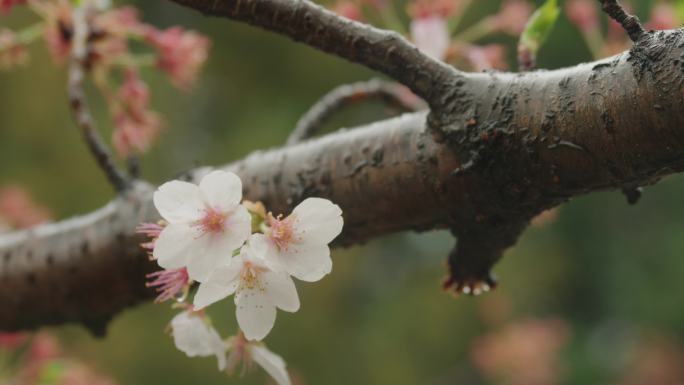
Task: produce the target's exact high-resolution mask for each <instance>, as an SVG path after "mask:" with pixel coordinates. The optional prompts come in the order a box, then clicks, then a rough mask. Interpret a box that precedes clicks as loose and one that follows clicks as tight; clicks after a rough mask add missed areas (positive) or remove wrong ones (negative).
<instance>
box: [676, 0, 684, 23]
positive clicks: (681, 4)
mask: <svg viewBox="0 0 684 385" xmlns="http://www.w3.org/2000/svg"><path fill="white" fill-rule="evenodd" d="M675 12H676V13H677V19H679V22H680V23H681V22H682V21H684V0H676V1H675Z"/></svg>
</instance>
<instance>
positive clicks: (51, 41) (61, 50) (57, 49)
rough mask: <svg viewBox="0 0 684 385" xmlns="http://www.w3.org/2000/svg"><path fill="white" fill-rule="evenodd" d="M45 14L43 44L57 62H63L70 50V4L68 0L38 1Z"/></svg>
mask: <svg viewBox="0 0 684 385" xmlns="http://www.w3.org/2000/svg"><path fill="white" fill-rule="evenodd" d="M40 5H41V8H42V12H43V13H44V14H45V15H46V22H45V32H44V35H45V44H46V45H47V48H48V51H49V52H50V54H51V55H52V59H53V60H54V61H55V63H57V64H63V63H65V62H66V61H67V59H68V58H69V53H70V52H71V33H72V32H71V29H72V25H71V24H72V22H71V11H72V10H71V5H70V4H69V2H68V1H56V2H54V3H40Z"/></svg>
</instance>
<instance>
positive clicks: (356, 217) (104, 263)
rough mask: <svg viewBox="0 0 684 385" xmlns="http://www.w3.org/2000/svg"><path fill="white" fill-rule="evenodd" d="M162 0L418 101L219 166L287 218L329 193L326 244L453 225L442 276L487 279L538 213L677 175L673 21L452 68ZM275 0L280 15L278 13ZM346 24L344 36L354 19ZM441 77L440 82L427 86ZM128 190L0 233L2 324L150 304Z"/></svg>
mask: <svg viewBox="0 0 684 385" xmlns="http://www.w3.org/2000/svg"><path fill="white" fill-rule="evenodd" d="M175 1H177V2H179V3H182V4H185V5H189V6H192V7H194V8H196V9H199V10H201V11H203V12H206V13H210V14H216V15H220V16H229V17H231V18H236V19H238V20H244V21H248V22H250V23H253V24H256V25H259V26H262V27H266V28H269V29H274V30H277V31H279V32H282V33H285V34H287V35H289V36H291V37H294V38H297V39H300V40H301V39H303V40H305V41H306V42H307V43H309V44H311V45H313V46H316V47H318V48H321V49H324V50H328V51H332V52H334V53H336V54H339V55H340V56H343V57H345V58H348V59H350V60H353V59H358V60H356V61H357V62H360V63H362V64H366V65H369V66H371V67H372V68H376V69H379V70H380V71H381V72H384V73H385V74H387V75H390V76H395V79H397V80H399V81H402V82H403V83H404V84H405V85H407V86H409V87H412V89H413V90H414V91H416V92H417V93H419V94H421V96H423V97H425V98H426V100H427V101H428V103H429V104H430V105H431V112H430V119H426V116H427V115H428V113H427V112H419V113H414V114H407V115H404V116H401V117H399V118H394V119H390V120H386V121H381V122H377V123H375V124H371V125H369V126H366V127H360V128H355V129H352V130H348V131H341V132H337V133H333V134H330V135H326V136H324V137H321V138H317V139H312V140H309V141H306V142H303V143H299V144H295V145H292V146H286V147H283V148H278V149H272V150H268V151H258V152H255V153H253V154H251V155H250V156H248V157H246V158H245V159H242V160H239V161H237V162H234V163H231V164H229V165H227V166H225V168H226V169H228V170H232V171H234V172H236V173H237V174H238V175H240V177H241V178H242V179H243V181H244V185H245V191H244V192H245V197H246V198H247V199H250V200H261V201H263V202H264V203H265V204H266V206H267V207H268V208H269V209H271V210H273V211H274V213H278V212H282V213H287V212H289V210H290V209H291V208H292V207H293V206H294V205H296V204H297V203H298V202H300V201H301V200H302V199H304V198H305V197H308V196H321V197H326V198H329V199H332V200H333V201H334V202H335V203H337V204H339V205H340V206H341V207H342V209H343V212H344V214H343V215H344V218H345V228H344V230H343V233H342V235H341V236H340V238H339V239H338V240H337V244H338V245H349V244H354V243H360V242H364V241H366V240H369V239H372V238H375V237H377V236H380V235H383V234H388V233H391V232H396V231H404V230H428V229H435V228H448V229H451V230H452V232H453V233H454V234H455V235H456V236H457V238H458V244H457V247H455V249H454V250H453V251H452V252H451V254H450V256H449V262H450V264H449V266H450V268H449V270H450V280H449V281H448V284H450V285H453V286H454V288H455V289H456V290H458V291H473V290H474V289H478V290H481V289H486V287H487V286H491V285H493V284H494V282H493V281H492V280H491V278H490V276H489V270H490V268H491V266H492V265H493V264H494V263H495V262H496V260H498V259H499V258H500V256H501V254H502V252H503V251H504V250H505V249H506V248H508V247H510V246H512V245H513V244H514V243H515V241H516V240H517V238H518V236H519V234H520V233H521V232H522V231H523V230H524V228H525V227H526V226H527V224H528V222H529V220H530V219H531V218H533V217H534V216H535V215H536V214H538V213H540V212H541V211H543V210H545V209H548V208H551V207H554V206H556V205H558V204H561V203H563V202H565V201H567V200H568V199H570V198H572V197H574V196H578V195H581V194H586V193H589V192H593V191H601V190H611V189H615V190H621V189H627V190H630V189H634V188H636V187H638V186H643V185H648V184H652V183H655V182H656V181H658V180H659V179H660V178H662V177H663V176H665V175H668V174H672V173H675V172H680V171H682V170H684V131H682V129H681V128H682V126H683V124H684V111H682V109H681V108H680V107H681V106H682V105H684V32H683V31H681V30H677V31H662V32H644V33H642V34H640V35H639V37H638V39H637V41H636V42H635V45H634V47H633V48H632V49H631V50H630V51H628V52H625V53H623V54H620V55H617V56H615V57H612V58H608V59H605V60H602V61H598V62H594V63H588V64H582V65H578V66H576V67H572V68H566V69H561V70H555V71H537V72H529V73H524V74H508V73H495V72H491V73H482V74H465V73H460V72H458V71H456V70H453V71H452V70H450V69H449V70H445V69H443V68H441V65H437V66H436V64H434V63H432V62H425V59H424V58H423V57H422V56H421V55H420V54H417V53H415V52H413V50H414V49H413V48H412V47H410V45H409V46H405V45H407V44H408V43H406V42H405V41H403V42H402V40H403V39H401V38H398V37H396V36H395V35H392V36H391V37H390V38H388V39H379V40H373V39H370V40H364V39H365V38H364V37H359V36H355V34H356V32H349V33H351V34H352V36H351V37H346V35H345V36H338V37H335V36H336V35H334V34H333V35H330V34H329V33H328V31H327V30H326V28H328V27H330V28H338V26H336V24H335V23H342V21H340V20H339V19H338V18H336V17H335V18H334V19H332V20H330V19H329V18H330V17H331V16H330V14H329V13H328V12H327V11H325V10H322V9H320V8H319V7H316V6H315V5H312V4H310V3H307V2H302V1H292V2H281V1H277V0H273V2H271V1H270V0H259V1H258V2H257V1H255V0H246V1H244V0H243V1H242V2H240V1H237V2H235V1H214V0H211V1H209V0H207V1H201V0H195V1H192V0H175ZM275 3H278V4H281V3H282V4H286V5H285V7H293V8H292V9H289V8H288V9H289V10H290V11H291V12H289V13H283V12H282V11H283V10H282V9H278V8H277V6H276V5H273V4H275ZM291 3H293V4H295V5H294V6H293V5H290V4H291ZM302 4H303V5H302ZM271 6H274V7H276V10H275V11H274V10H273V9H271V8H269V7H271ZM269 10H270V11H269ZM286 21H287V22H286ZM319 22H322V23H323V24H319ZM343 23H346V24H345V26H344V28H346V29H345V30H346V31H354V30H355V29H356V28H359V27H358V25H355V24H354V25H351V26H349V25H348V24H349V23H350V22H347V21H344V22H343ZM298 26H303V27H301V29H300V27H298ZM339 28H342V27H339ZM298 31H303V32H301V34H300V32H298ZM312 31H313V32H312ZM369 31H370V32H369ZM374 31H376V30H373V29H372V28H370V27H363V30H362V31H361V32H362V33H363V34H362V36H366V35H368V34H370V36H375V35H374V33H375V32H374ZM307 32H312V33H314V34H315V35H316V36H308V35H306V33H307ZM357 32H358V31H357ZM331 33H332V32H331ZM338 38H339V39H342V40H337V39H338ZM397 39H399V40H397ZM340 41H341V42H349V45H348V46H347V48H348V49H346V48H344V47H343V48H340V47H341V46H344V44H339V42H340ZM336 42H337V44H336ZM334 44H336V47H337V48H330V47H329V45H334ZM395 46H396V47H398V48H395ZM383 50H388V51H389V52H388V53H387V52H386V54H387V55H385V56H384V57H385V58H388V59H387V60H388V61H389V62H390V64H388V65H389V69H386V67H384V66H385V65H386V64H383V63H384V62H375V61H373V60H375V59H368V60H370V62H364V60H365V59H363V58H366V56H367V54H370V56H374V55H375V56H377V55H378V52H385V51H383ZM404 51H406V52H409V51H411V52H413V53H412V54H411V55H418V56H419V59H417V60H418V61H417V62H413V63H412V65H411V66H407V67H405V71H409V72H410V71H412V70H413V69H415V71H416V72H417V73H419V74H423V73H427V74H428V78H430V79H432V80H431V82H428V83H426V84H427V86H425V87H426V88H425V89H423V86H424V84H423V81H422V80H419V81H417V82H416V81H415V80H416V79H419V78H420V79H423V77H420V76H419V77H416V75H415V74H413V75H411V74H408V75H407V74H404V73H403V72H402V71H399V69H397V68H398V67H397V68H395V65H397V64H396V63H395V64H393V63H394V60H395V59H396V58H399V59H400V61H402V60H409V61H410V60H411V59H409V58H408V56H406V55H408V53H407V54H406V55H404V53H402V52H404ZM340 52H341V53H340ZM397 52H399V53H397ZM380 56H382V55H380ZM399 59H397V60H399ZM435 66H436V67H435ZM432 69H434V70H435V71H436V72H437V73H438V75H436V77H433V76H432V75H429V71H431V70H432ZM395 70H396V71H399V72H398V73H395V72H394V71H395ZM426 71H428V72H426ZM445 71H446V72H445ZM447 78H448V79H447ZM440 79H446V81H445V82H444V83H443V84H442V83H440V84H435V83H434V82H440V81H441V80H440ZM433 86H434V87H436V88H435V89H432V88H431V87H433ZM447 86H448V87H453V88H449V89H445V88H443V87H447ZM448 87H447V88H448ZM436 90H437V91H436ZM205 171H206V170H196V171H194V172H192V173H190V174H189V175H188V178H189V179H197V177H198V176H199V175H200V174H201V173H203V172H205ZM133 186H134V187H133V188H131V189H129V190H126V191H125V192H124V193H122V194H121V195H120V196H119V197H118V198H117V199H116V200H115V201H114V202H112V203H110V204H109V205H108V206H106V207H105V208H103V209H100V210H98V211H97V212H95V213H92V214H89V215H87V216H85V217H82V218H77V219H72V220H68V221H63V222H58V223H55V224H51V225H45V226H41V227H38V228H35V229H31V230H27V231H23V232H17V233H13V234H8V235H2V236H0V283H1V284H2V285H3V290H2V291H0V307H2V309H3V311H2V312H1V313H0V329H3V330H15V329H25V328H34V327H38V326H40V325H46V324H60V323H64V322H81V323H83V324H84V325H86V326H88V327H89V328H90V329H91V330H93V331H94V332H95V333H101V332H102V331H103V330H104V326H105V325H106V321H107V320H108V319H109V318H110V317H112V316H113V315H115V314H116V313H117V312H118V311H120V310H121V309H123V308H125V307H126V306H129V305H132V304H134V303H136V302H139V301H141V300H146V299H149V298H151V297H152V295H153V293H152V292H151V291H148V290H146V289H145V288H144V273H145V272H148V271H150V270H151V269H152V268H153V266H152V263H150V262H149V261H147V259H146V257H145V253H144V252H143V251H142V250H141V249H140V248H139V247H138V246H137V244H138V243H139V242H140V241H141V239H139V238H138V237H137V236H136V235H135V234H134V227H135V225H136V224H137V223H139V222H141V221H151V220H155V219H156V216H155V214H154V210H153V209H151V204H150V194H151V191H152V190H153V187H152V186H150V185H148V184H146V183H144V182H136V183H135V184H134V185H133ZM445 254H446V252H445ZM485 285H487V286H485Z"/></svg>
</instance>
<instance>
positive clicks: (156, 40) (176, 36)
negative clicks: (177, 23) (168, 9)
mask: <svg viewBox="0 0 684 385" xmlns="http://www.w3.org/2000/svg"><path fill="white" fill-rule="evenodd" d="M145 35H146V39H147V41H148V42H149V43H150V44H151V45H152V46H154V47H155V48H156V49H157V51H158V52H159V60H158V62H157V66H158V67H159V69H161V70H162V71H164V72H166V73H167V74H168V75H169V76H170V78H171V82H173V84H174V85H176V86H177V87H179V88H181V89H188V88H190V87H191V86H192V85H193V84H194V82H195V79H196V78H197V73H198V72H199V70H200V69H201V68H202V65H203V64H204V62H205V61H206V60H207V51H208V50H209V46H210V43H209V40H208V39H207V38H206V37H204V36H202V35H200V34H198V33H196V32H194V31H185V30H184V29H182V28H180V27H172V28H169V29H166V30H164V31H159V30H157V29H155V28H150V29H148V30H147V32H146V34H145Z"/></svg>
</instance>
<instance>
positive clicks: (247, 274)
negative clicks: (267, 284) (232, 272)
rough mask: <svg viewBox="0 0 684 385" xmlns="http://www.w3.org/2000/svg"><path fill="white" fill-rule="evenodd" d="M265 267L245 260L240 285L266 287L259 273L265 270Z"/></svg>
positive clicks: (245, 287) (251, 287) (242, 286)
mask: <svg viewBox="0 0 684 385" xmlns="http://www.w3.org/2000/svg"><path fill="white" fill-rule="evenodd" d="M264 270H266V269H264V268H263V267H259V266H254V265H253V264H252V263H250V262H245V265H244V267H243V268H242V273H241V274H240V287H241V288H243V289H250V290H252V289H260V290H263V289H264V285H262V284H261V280H260V279H259V275H260V274H261V272H263V271H264Z"/></svg>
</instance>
